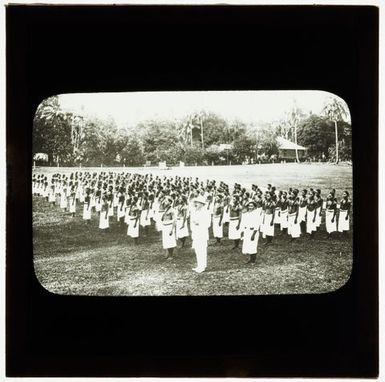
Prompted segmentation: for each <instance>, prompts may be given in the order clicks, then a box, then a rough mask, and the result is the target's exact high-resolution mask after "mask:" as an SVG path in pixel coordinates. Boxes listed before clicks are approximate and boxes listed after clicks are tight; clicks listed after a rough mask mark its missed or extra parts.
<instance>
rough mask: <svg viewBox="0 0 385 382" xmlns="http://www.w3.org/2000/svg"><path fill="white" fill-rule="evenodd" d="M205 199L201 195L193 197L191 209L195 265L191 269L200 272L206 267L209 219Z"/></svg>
mask: <svg viewBox="0 0 385 382" xmlns="http://www.w3.org/2000/svg"><path fill="white" fill-rule="evenodd" d="M205 206H206V200H205V198H204V197H203V196H202V195H199V196H198V197H196V198H195V199H194V206H193V209H192V211H191V237H192V247H193V249H194V251H195V255H196V261H197V266H196V267H195V268H193V271H195V272H197V273H202V272H203V271H204V270H205V269H206V267H207V241H208V239H209V219H208V218H207V214H208V211H207V208H205Z"/></svg>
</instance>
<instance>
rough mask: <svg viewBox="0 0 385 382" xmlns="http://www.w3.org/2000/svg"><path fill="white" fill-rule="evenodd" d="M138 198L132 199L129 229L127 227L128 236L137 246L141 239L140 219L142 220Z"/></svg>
mask: <svg viewBox="0 0 385 382" xmlns="http://www.w3.org/2000/svg"><path fill="white" fill-rule="evenodd" d="M137 202H138V198H137V197H136V196H134V197H133V198H132V199H131V206H130V210H129V213H128V220H129V221H128V227H127V236H130V237H132V238H133V239H134V243H135V245H137V244H138V238H139V219H140V208H139V207H138V205H137Z"/></svg>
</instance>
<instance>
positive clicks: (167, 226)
mask: <svg viewBox="0 0 385 382" xmlns="http://www.w3.org/2000/svg"><path fill="white" fill-rule="evenodd" d="M172 203H173V200H172V198H171V197H168V196H167V197H166V198H164V200H163V206H164V208H165V211H164V212H163V215H162V217H161V222H162V225H163V226H162V244H163V249H167V255H166V259H172V256H173V253H174V248H175V247H176V216H175V215H176V214H175V209H174V208H173V207H172Z"/></svg>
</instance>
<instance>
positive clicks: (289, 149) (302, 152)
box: [277, 137, 307, 161]
mask: <svg viewBox="0 0 385 382" xmlns="http://www.w3.org/2000/svg"><path fill="white" fill-rule="evenodd" d="M277 145H278V156H279V159H281V160H288V161H292V160H295V159H296V157H295V151H296V150H297V151H298V158H299V160H301V159H303V158H305V157H306V151H307V148H306V147H303V146H300V145H297V144H295V143H294V142H291V141H289V140H287V139H285V138H282V137H277Z"/></svg>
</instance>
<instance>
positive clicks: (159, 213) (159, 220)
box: [154, 211, 164, 232]
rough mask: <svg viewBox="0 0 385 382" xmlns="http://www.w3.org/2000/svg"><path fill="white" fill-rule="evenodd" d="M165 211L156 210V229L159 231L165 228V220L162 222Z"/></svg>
mask: <svg viewBox="0 0 385 382" xmlns="http://www.w3.org/2000/svg"><path fill="white" fill-rule="evenodd" d="M163 214H164V211H156V212H155V216H154V217H155V229H156V230H157V231H158V232H161V231H162V229H163V222H162V217H163Z"/></svg>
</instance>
